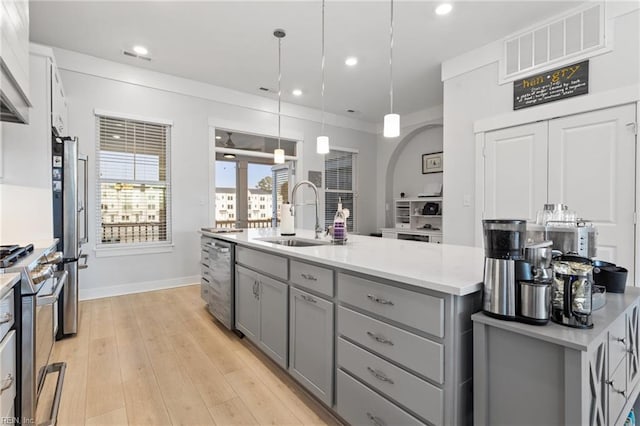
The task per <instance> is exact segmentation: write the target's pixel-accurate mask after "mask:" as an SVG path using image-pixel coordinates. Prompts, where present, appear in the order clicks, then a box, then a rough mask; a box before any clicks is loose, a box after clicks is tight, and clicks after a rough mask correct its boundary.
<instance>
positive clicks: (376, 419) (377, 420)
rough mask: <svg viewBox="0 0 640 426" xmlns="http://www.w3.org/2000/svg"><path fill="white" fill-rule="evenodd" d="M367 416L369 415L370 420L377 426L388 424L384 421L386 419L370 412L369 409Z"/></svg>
mask: <svg viewBox="0 0 640 426" xmlns="http://www.w3.org/2000/svg"><path fill="white" fill-rule="evenodd" d="M367 417H369V420H370V421H371V423H372V424H373V425H375V426H387V424H386V423H385V422H384V420H382V419H381V418H380V417H378V416H374V415H373V414H371V413H370V412H368V411H367Z"/></svg>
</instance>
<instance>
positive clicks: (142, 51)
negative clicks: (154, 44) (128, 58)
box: [133, 46, 149, 55]
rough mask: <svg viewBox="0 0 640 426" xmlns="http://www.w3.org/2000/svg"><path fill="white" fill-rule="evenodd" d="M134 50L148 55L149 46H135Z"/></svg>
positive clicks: (139, 53)
mask: <svg viewBox="0 0 640 426" xmlns="http://www.w3.org/2000/svg"><path fill="white" fill-rule="evenodd" d="M133 51H134V52H136V53H137V54H138V55H146V54H148V53H149V51H148V50H147V48H146V47H144V46H133Z"/></svg>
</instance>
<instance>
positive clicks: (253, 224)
mask: <svg viewBox="0 0 640 426" xmlns="http://www.w3.org/2000/svg"><path fill="white" fill-rule="evenodd" d="M236 227H237V221H235V220H216V228H236ZM247 228H271V218H268V219H249V220H248V221H247Z"/></svg>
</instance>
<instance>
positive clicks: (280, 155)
mask: <svg viewBox="0 0 640 426" xmlns="http://www.w3.org/2000/svg"><path fill="white" fill-rule="evenodd" d="M273 162H274V163H275V164H284V149H280V148H278V149H274V150H273Z"/></svg>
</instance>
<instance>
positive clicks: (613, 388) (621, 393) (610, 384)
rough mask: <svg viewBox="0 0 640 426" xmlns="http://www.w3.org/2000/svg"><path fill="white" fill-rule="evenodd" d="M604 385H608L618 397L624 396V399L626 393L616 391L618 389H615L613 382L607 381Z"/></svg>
mask: <svg viewBox="0 0 640 426" xmlns="http://www.w3.org/2000/svg"><path fill="white" fill-rule="evenodd" d="M605 383H606V384H608V385H609V386H611V390H612V391H614V392H615V393H619V394H620V395H622V396H624V397H625V398H626V397H627V392H626V391H623V390H618V389H616V388H615V386H614V383H613V380H607V381H606V382H605Z"/></svg>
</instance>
